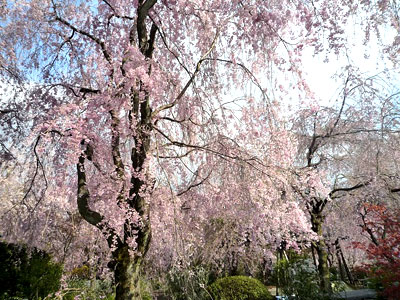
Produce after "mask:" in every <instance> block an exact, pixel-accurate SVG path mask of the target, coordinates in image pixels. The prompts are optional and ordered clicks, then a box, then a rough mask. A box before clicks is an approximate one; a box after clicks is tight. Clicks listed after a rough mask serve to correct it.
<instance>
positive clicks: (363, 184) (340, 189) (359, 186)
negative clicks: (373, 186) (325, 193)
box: [329, 181, 370, 199]
mask: <svg viewBox="0 0 400 300" xmlns="http://www.w3.org/2000/svg"><path fill="white" fill-rule="evenodd" d="M369 184H370V181H367V182H362V183H358V184H356V185H353V186H350V187H342V188H336V189H333V190H332V191H331V192H330V193H329V197H331V198H332V199H333V198H336V197H335V194H336V193H338V192H351V191H354V190H357V189H359V188H362V187H365V186H367V185H369Z"/></svg>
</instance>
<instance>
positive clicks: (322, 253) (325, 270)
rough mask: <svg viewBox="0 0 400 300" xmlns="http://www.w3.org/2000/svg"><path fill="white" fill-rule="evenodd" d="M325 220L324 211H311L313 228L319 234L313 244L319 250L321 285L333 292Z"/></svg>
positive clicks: (326, 290)
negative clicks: (323, 226)
mask: <svg viewBox="0 0 400 300" xmlns="http://www.w3.org/2000/svg"><path fill="white" fill-rule="evenodd" d="M323 222H324V216H323V215H322V212H316V213H311V224H312V230H313V231H314V232H315V233H316V234H318V237H319V239H318V241H316V242H314V243H313V245H314V247H315V249H316V250H317V256H318V275H319V280H320V287H321V289H322V291H323V292H326V293H331V292H332V287H331V281H330V274H329V267H328V252H327V251H326V244H325V240H324V238H323V236H322V224H323Z"/></svg>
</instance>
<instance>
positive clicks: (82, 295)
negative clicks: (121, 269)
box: [61, 278, 115, 300]
mask: <svg viewBox="0 0 400 300" xmlns="http://www.w3.org/2000/svg"><path fill="white" fill-rule="evenodd" d="M61 295H62V299H63V300H74V299H82V300H97V299H104V300H114V298H115V293H114V287H113V286H112V282H111V281H109V280H96V279H92V280H87V279H76V278H75V279H70V280H68V282H67V287H66V288H64V289H63V290H62V291H61Z"/></svg>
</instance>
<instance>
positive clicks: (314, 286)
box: [274, 257, 334, 300]
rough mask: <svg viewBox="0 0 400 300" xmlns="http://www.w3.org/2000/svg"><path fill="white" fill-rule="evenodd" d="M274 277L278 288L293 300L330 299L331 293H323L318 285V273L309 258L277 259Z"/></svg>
mask: <svg viewBox="0 0 400 300" xmlns="http://www.w3.org/2000/svg"><path fill="white" fill-rule="evenodd" d="M274 277H275V278H276V280H277V281H278V282H279V287H280V290H281V291H282V293H283V294H284V295H287V296H288V298H289V299H294V300H316V299H318V300H330V299H334V296H333V295H327V294H324V293H323V292H322V291H321V289H320V286H319V283H318V280H319V277H318V273H317V270H316V269H315V266H314V264H313V263H312V261H311V260H310V259H303V258H301V257H295V258H292V259H290V260H289V261H287V260H286V259H282V260H279V261H278V262H277V264H276V266H275V268H274Z"/></svg>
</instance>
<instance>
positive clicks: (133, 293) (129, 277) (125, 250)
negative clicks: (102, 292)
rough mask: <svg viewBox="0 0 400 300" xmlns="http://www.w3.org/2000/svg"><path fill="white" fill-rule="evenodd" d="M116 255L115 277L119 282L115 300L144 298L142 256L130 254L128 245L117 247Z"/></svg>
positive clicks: (117, 282)
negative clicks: (141, 270)
mask: <svg viewBox="0 0 400 300" xmlns="http://www.w3.org/2000/svg"><path fill="white" fill-rule="evenodd" d="M114 256H115V263H116V265H115V269H114V278H115V282H116V284H117V286H116V297H115V300H139V299H142V297H141V294H140V286H139V278H140V265H141V263H142V257H141V256H139V255H134V256H133V255H130V254H129V247H128V246H127V245H124V246H122V247H121V248H119V249H117V250H116V251H115V254H114Z"/></svg>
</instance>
